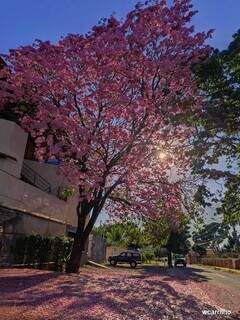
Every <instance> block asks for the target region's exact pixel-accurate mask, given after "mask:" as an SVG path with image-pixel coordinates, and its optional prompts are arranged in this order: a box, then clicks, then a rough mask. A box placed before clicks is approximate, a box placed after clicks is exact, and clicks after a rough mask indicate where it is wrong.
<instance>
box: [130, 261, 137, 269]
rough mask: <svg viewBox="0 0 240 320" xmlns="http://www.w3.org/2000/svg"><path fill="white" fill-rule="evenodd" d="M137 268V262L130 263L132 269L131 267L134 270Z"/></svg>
mask: <svg viewBox="0 0 240 320" xmlns="http://www.w3.org/2000/svg"><path fill="white" fill-rule="evenodd" d="M136 266H137V263H136V261H131V262H130V267H131V268H132V269H134V268H136Z"/></svg>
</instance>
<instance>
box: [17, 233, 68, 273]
mask: <svg viewBox="0 0 240 320" xmlns="http://www.w3.org/2000/svg"><path fill="white" fill-rule="evenodd" d="M72 244H73V239H71V238H68V237H53V238H50V237H42V236H40V235H30V236H25V237H21V238H18V239H17V240H16V242H15V245H14V246H13V248H12V253H13V256H14V262H15V263H18V264H27V265H28V266H30V265H31V266H32V265H33V267H38V268H40V269H41V268H42V267H43V264H44V263H47V262H53V263H54V270H55V271H63V270H64V266H65V264H66V262H67V260H68V259H69V256H70V252H71V248H72Z"/></svg>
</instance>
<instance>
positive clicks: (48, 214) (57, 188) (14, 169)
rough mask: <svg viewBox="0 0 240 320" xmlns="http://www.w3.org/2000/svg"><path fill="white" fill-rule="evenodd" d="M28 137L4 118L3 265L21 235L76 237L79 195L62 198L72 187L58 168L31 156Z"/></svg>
mask: <svg viewBox="0 0 240 320" xmlns="http://www.w3.org/2000/svg"><path fill="white" fill-rule="evenodd" d="M28 147H29V137H28V134H27V133H26V132H25V131H24V130H23V129H22V128H21V127H20V126H18V125H17V124H16V123H15V122H13V121H8V120H5V119H0V264H1V263H4V261H8V260H9V259H10V258H9V252H10V247H11V245H12V244H13V243H14V241H16V239H17V237H18V236H21V235H26V234H40V235H42V236H64V235H70V234H71V235H72V234H74V232H75V230H76V225H77V215H76V205H77V196H76V195H74V194H73V195H72V196H71V197H69V198H67V199H66V198H64V199H63V197H62V196H61V195H62V194H63V191H64V190H65V189H66V188H67V187H69V186H68V183H67V181H66V178H65V177H63V176H61V175H58V172H57V171H58V165H56V164H49V163H40V162H37V161H34V160H31V157H29V153H31V152H29V148H28Z"/></svg>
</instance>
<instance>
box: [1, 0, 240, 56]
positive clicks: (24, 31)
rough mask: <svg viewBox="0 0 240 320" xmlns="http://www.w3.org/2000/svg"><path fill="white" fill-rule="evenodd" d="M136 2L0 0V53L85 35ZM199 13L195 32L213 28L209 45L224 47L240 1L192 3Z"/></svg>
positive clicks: (234, 26)
mask: <svg viewBox="0 0 240 320" xmlns="http://www.w3.org/2000/svg"><path fill="white" fill-rule="evenodd" d="M136 2H137V0H1V1H0V8H1V9H0V52H1V53H6V52H7V51H8V49H10V48H16V47H18V46H20V45H27V44H31V43H32V42H33V41H34V39H36V38H37V39H41V40H51V41H53V42H55V41H57V40H58V39H59V38H60V37H61V36H63V35H66V34H67V33H86V32H87V31H89V29H90V28H91V27H92V26H93V25H94V24H96V23H97V22H98V21H99V19H101V18H103V17H107V16H109V15H110V14H111V13H113V12H116V14H117V16H118V17H123V16H124V15H125V14H126V13H127V12H128V11H129V10H130V9H132V8H133V7H134V4H135V3H136ZM193 3H194V6H195V8H196V9H197V10H199V13H198V15H197V16H196V17H195V18H194V21H193V24H194V25H195V26H196V29H197V30H208V29H211V28H214V29H216V31H215V33H214V37H213V39H212V40H211V41H210V43H211V45H213V46H214V47H217V48H220V49H222V48H225V47H226V46H227V44H228V43H229V42H230V40H231V36H232V34H233V33H234V32H235V31H236V30H237V29H238V28H240V19H239V12H240V0H193Z"/></svg>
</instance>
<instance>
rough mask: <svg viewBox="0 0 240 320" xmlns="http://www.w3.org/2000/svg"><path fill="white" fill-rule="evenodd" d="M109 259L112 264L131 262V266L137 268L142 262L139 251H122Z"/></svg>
mask: <svg viewBox="0 0 240 320" xmlns="http://www.w3.org/2000/svg"><path fill="white" fill-rule="evenodd" d="M108 261H109V263H110V265H111V266H116V265H117V264H118V263H129V265H130V267H131V268H136V266H137V265H138V264H141V263H142V259H141V255H140V253H139V252H131V251H126V252H121V253H120V254H119V255H118V256H110V257H109V258H108Z"/></svg>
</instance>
